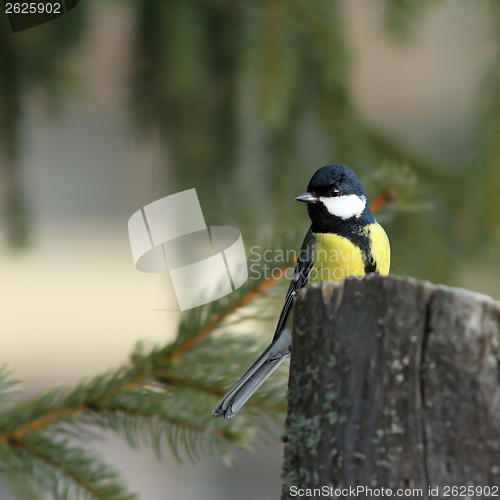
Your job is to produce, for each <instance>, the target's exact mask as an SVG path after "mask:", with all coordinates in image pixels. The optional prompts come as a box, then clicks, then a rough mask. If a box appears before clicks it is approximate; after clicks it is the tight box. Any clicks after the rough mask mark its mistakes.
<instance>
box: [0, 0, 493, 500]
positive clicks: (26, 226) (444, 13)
mask: <svg viewBox="0 0 500 500" xmlns="http://www.w3.org/2000/svg"><path fill="white" fill-rule="evenodd" d="M499 26H500V5H499V4H498V2H496V1H493V0H491V1H488V0H484V1H477V2H457V1H452V0H448V1H439V0H422V1H419V2H415V1H412V0H371V1H368V0H349V1H348V0H337V1H333V0H330V1H324V0H314V1H308V2H305V1H303V0H291V1H289V2H283V1H282V0H266V1H259V0H252V1H227V0H189V1H186V0H183V1H180V0H168V1H163V2H162V1H158V0H156V1H155V0H140V1H133V0H128V1H123V2H117V1H113V0H107V1H101V2H97V1H95V0H94V1H92V0H87V1H82V2H80V4H79V5H78V7H77V8H75V9H73V10H72V11H71V12H70V13H68V14H67V15H64V16H62V17H61V18H59V19H56V20H55V21H53V22H50V23H48V24H45V25H42V26H39V27H36V28H33V29H30V30H27V31H25V32H20V33H16V34H12V32H11V31H10V27H9V24H8V19H7V16H6V15H3V14H2V15H0V183H1V184H0V202H1V205H0V209H1V227H0V236H1V242H0V280H1V282H2V284H3V286H2V287H0V288H1V289H0V303H1V304H2V305H1V306H0V308H1V309H3V311H2V333H1V334H0V335H1V336H2V337H1V338H2V344H3V346H4V348H3V359H2V362H6V363H8V364H9V366H10V368H11V369H12V370H13V372H14V375H15V376H16V377H19V378H21V379H22V380H23V381H24V383H25V389H26V391H27V393H28V394H33V393H35V392H36V391H39V390H41V389H43V388H45V387H47V386H48V385H50V384H53V383H59V382H64V383H73V382H75V381H76V380H78V379H80V378H81V377H82V376H86V375H92V374H94V373H98V372H99V371H103V370H105V369H107V368H108V367H109V366H113V365H118V364H119V363H120V362H122V361H123V360H125V359H126V357H127V355H128V354H129V353H130V352H131V351H132V348H133V345H134V343H135V342H137V341H139V340H143V339H146V341H149V342H150V343H152V342H160V343H162V344H163V343H165V341H166V340H168V339H172V338H173V336H174V335H175V332H176V329H177V325H178V322H179V317H180V316H179V314H178V313H177V312H172V311H170V312H169V311H167V310H166V309H169V308H170V309H171V308H175V307H176V304H175V297H174V296H173V294H172V289H171V286H170V284H169V282H168V278H165V276H154V275H148V276H146V275H143V274H141V273H138V272H137V271H136V270H135V269H134V267H133V262H132V259H131V256H130V250H129V246H128V236H127V229H126V228H127V225H126V222H127V220H128V217H129V216H130V215H131V214H132V213H133V212H135V211H136V210H138V209H139V208H140V207H142V206H144V205H146V204H148V203H150V202H152V201H154V200H156V199H158V198H161V197H163V196H166V195H169V194H172V193H175V192H177V191H180V190H183V189H189V188H192V187H195V188H196V189H197V193H198V196H199V198H200V201H201V205H202V208H203V210H204V214H205V219H206V221H207V223H208V224H222V225H234V226H236V227H238V228H239V229H240V230H241V232H242V234H243V239H244V242H245V245H246V248H247V250H248V249H249V248H250V246H252V245H255V244H260V245H264V246H265V245H268V244H270V243H269V242H270V241H271V237H272V239H275V240H276V239H277V240H279V241H282V240H283V241H288V242H289V241H292V240H293V245H292V244H290V246H291V247H292V248H295V247H298V245H299V244H300V240H301V238H302V237H303V234H304V233H305V231H306V229H307V227H308V219H307V215H306V211H305V210H304V207H302V206H299V204H297V203H295V202H294V197H295V196H296V195H297V194H300V193H301V192H303V191H304V189H305V187H306V185H307V183H308V180H309V178H310V177H311V175H312V173H313V172H314V171H315V170H316V169H317V168H319V167H321V166H323V165H326V164H330V163H343V164H346V165H348V166H350V167H351V168H353V169H354V170H355V171H356V173H357V174H358V175H359V176H360V178H361V180H362V181H363V182H364V184H365V187H366V188H367V191H368V195H369V197H370V199H371V200H374V199H376V198H377V197H379V196H380V195H382V196H383V197H384V200H385V204H384V205H383V207H382V208H381V209H380V210H379V211H378V213H377V219H378V220H379V221H380V222H381V223H382V224H383V225H384V227H385V228H386V231H387V233H388V235H389V238H390V241H391V247H392V255H393V257H392V267H391V272H392V273H395V274H402V275H411V276H414V277H417V278H422V279H429V280H431V281H433V282H437V283H445V284H450V285H458V286H464V287H466V288H469V289H471V290H475V291H480V292H483V293H488V294H490V295H492V296H493V297H494V298H497V299H500V285H499V283H500V264H499V260H498V257H499V255H500V30H499ZM290 234H291V235H292V236H290ZM277 307H278V305H277V306H276V311H277ZM155 309H156V310H155ZM161 309H163V311H161ZM276 314H277V313H276ZM271 329H272V326H269V328H268V329H267V331H266V335H268V337H269V336H270V330H271ZM245 368H246V367H243V369H245ZM236 371H237V370H236ZM229 382H230V381H228V383H229ZM237 418H238V417H237ZM97 446H101V448H102V453H103V454H104V455H105V456H106V457H107V458H108V459H109V461H110V462H112V463H114V464H116V466H117V468H119V469H120V470H122V472H123V476H124V477H125V478H126V480H127V483H128V484H130V487H131V489H133V490H135V491H139V492H140V493H141V495H142V496H141V498H148V499H152V500H155V499H156V498H158V499H160V498H162V499H165V498H177V496H179V495H183V496H184V497H185V498H193V499H194V498H218V499H223V498H233V496H231V495H232V491H234V488H235V487H238V488H240V491H241V494H239V495H238V498H240V499H245V498H255V497H256V496H259V497H261V498H277V496H278V492H279V473H280V470H279V467H280V460H281V447H280V444H279V443H278V444H276V446H275V447H274V448H272V449H271V450H267V449H265V448H258V451H257V453H256V454H254V455H249V454H242V453H239V454H238V458H239V463H237V464H236V465H235V466H234V468H233V469H232V470H229V471H228V470H226V469H224V467H219V465H220V464H214V463H210V464H207V463H203V464H201V465H200V466H199V467H197V468H193V467H192V466H191V465H183V466H178V465H177V464H176V463H175V462H173V461H172V460H171V459H170V458H168V457H167V458H166V459H165V460H166V461H165V462H163V463H157V462H156V461H155V459H154V457H153V456H152V455H151V454H150V452H149V451H144V452H141V453H142V458H141V463H140V464H139V458H138V456H137V455H136V452H127V451H125V450H124V447H125V445H124V444H123V443H122V442H120V441H118V440H116V438H113V437H110V438H109V441H108V443H107V444H103V445H97ZM127 453H128V455H127ZM194 477H196V480H194V479H193V478H194ZM256 483H258V484H256ZM1 488H2V484H1V483H0V491H2V489H1ZM5 488H7V486H6V485H5ZM258 488H260V489H258ZM257 489H258V494H257V493H256V491H257ZM167 490H168V491H167ZM6 491H7V490H5V493H4V495H7V494H8V493H6ZM167 495H170V496H167ZM2 498H8V497H6V496H3V495H2Z"/></svg>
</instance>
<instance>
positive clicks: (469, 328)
mask: <svg viewBox="0 0 500 500" xmlns="http://www.w3.org/2000/svg"><path fill="white" fill-rule="evenodd" d="M499 330H500V302H496V301H494V300H492V299H490V298H489V297H486V296H484V295H479V294H475V293H470V292H467V291H465V290H462V289H456V288H449V287H445V286H436V285H433V284H431V283H428V282H420V281H417V280H414V279H407V278H400V277H394V276H390V277H378V276H369V277H366V278H363V279H349V280H347V281H346V282H345V283H344V284H343V285H342V284H338V283H332V282H324V283H321V284H319V285H313V286H311V287H309V288H308V289H307V290H302V291H301V292H300V293H299V294H298V296H297V298H296V305H295V311H294V328H293V352H292V359H291V365H290V380H289V392H288V416H287V422H286V430H285V434H284V441H285V443H286V445H285V461H284V474H283V477H284V484H283V494H282V498H283V499H290V498H298V496H299V495H298V489H299V488H300V489H303V490H307V489H310V490H314V489H315V488H316V490H317V491H316V492H314V491H310V492H307V491H303V492H302V493H303V495H302V498H309V497H312V498H317V497H319V495H318V488H322V487H327V488H329V487H333V488H334V489H337V490H338V489H341V488H349V487H352V488H357V487H358V486H359V487H364V488H372V492H370V491H368V490H366V489H365V492H364V493H363V492H362V491H361V490H358V493H359V494H357V496H356V497H355V498H377V497H379V496H382V495H381V494H380V491H379V492H377V491H376V489H377V488H379V489H380V488H381V487H384V488H392V489H393V490H392V491H393V496H396V489H397V488H403V489H407V488H422V492H423V495H422V496H420V498H436V497H438V498H458V497H461V498H465V497H467V496H468V495H467V494H465V495H464V494H462V495H460V494H452V490H450V491H449V495H447V496H446V488H445V487H452V486H457V487H467V486H469V485H472V486H474V487H483V488H484V487H485V486H490V487H491V488H493V491H492V492H491V493H489V494H487V491H486V490H484V491H482V492H481V494H475V495H474V497H475V498H491V497H492V496H497V497H498V496H500V491H499V490H498V489H497V490H496V495H493V493H494V491H495V488H498V486H499V485H500V383H499V380H500V365H499V356H500V352H499V344H500V333H499ZM292 487H294V488H292ZM436 487H437V488H438V490H437V493H438V495H437V496H436V495H435V494H436ZM429 488H433V490H432V493H431V494H429ZM322 491H325V490H322ZM331 491H332V490H330V492H331ZM462 491H464V490H463V489H462ZM454 492H455V493H457V490H454ZM469 492H470V491H469ZM477 492H479V490H476V493H477ZM308 493H309V495H308ZM344 493H349V492H348V491H347V492H346V491H344ZM351 493H352V490H351ZM377 493H379V494H377ZM384 496H387V495H384ZM341 497H345V498H350V497H352V498H354V496H352V495H350V494H347V495H341ZM414 497H415V498H416V497H417V496H416V495H414Z"/></svg>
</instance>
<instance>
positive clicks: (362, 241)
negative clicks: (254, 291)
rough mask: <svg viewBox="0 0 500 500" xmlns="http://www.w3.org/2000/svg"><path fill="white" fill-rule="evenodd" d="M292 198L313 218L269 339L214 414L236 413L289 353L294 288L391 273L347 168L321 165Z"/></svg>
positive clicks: (385, 249) (382, 239) (377, 229)
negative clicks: (274, 329)
mask: <svg viewBox="0 0 500 500" xmlns="http://www.w3.org/2000/svg"><path fill="white" fill-rule="evenodd" d="M295 199H296V200H298V201H302V202H304V203H306V204H307V211H308V213H309V217H310V219H311V222H312V224H311V227H310V228H309V231H308V232H307V234H306V237H305V239H304V242H303V244H302V247H301V249H300V252H299V255H298V258H297V264H296V266H295V271H294V274H293V278H292V281H291V283H290V286H289V288H288V292H287V294H286V298H285V304H284V306H283V309H282V311H281V314H280V317H279V320H278V324H277V326H276V331H275V334H274V337H273V341H272V342H271V344H270V345H269V347H268V348H267V349H266V350H265V351H264V352H263V353H262V355H261V356H260V357H259V358H258V359H257V361H256V362H255V363H254V364H253V365H252V366H251V367H250V369H249V370H248V371H247V372H246V373H245V375H243V377H241V379H240V380H239V381H238V382H237V383H236V385H235V386H234V387H233V388H232V389H231V390H230V391H229V392H228V393H227V394H226V395H225V396H224V397H223V398H222V399H221V400H220V401H219V403H218V404H217V406H216V407H215V408H214V411H213V416H214V417H222V416H224V417H225V418H226V419H230V418H232V417H234V415H235V414H236V413H237V412H238V410H240V409H241V407H242V406H243V405H244V404H245V403H246V401H247V400H248V399H249V398H250V396H251V395H252V394H253V393H254V392H255V391H256V390H257V389H258V388H259V387H260V385H261V384H262V383H263V382H264V381H265V380H266V379H267V377H269V375H271V373H272V372H273V371H274V370H275V369H276V368H277V367H278V366H279V365H280V364H281V362H282V361H283V360H284V359H285V358H286V357H288V356H289V355H290V352H291V348H292V336H291V333H290V327H289V325H288V324H287V323H288V318H289V315H290V311H291V309H292V306H293V301H294V296H295V293H296V291H297V290H299V289H300V288H302V287H303V286H305V285H306V284H309V283H314V282H317V281H323V280H335V281H341V280H342V279H344V278H346V277H347V276H363V275H365V274H368V273H378V274H381V275H387V274H388V273H389V265H390V248H389V240H388V238H387V235H386V234H385V231H384V229H383V228H382V226H380V225H379V224H378V223H377V222H376V221H375V219H374V218H373V215H372V213H371V211H370V207H369V205H368V202H367V199H366V192H365V190H364V188H363V185H362V184H361V182H360V181H359V179H358V178H357V177H356V174H355V173H354V172H353V171H352V170H351V169H350V168H348V167H346V166H344V165H327V166H326V167H323V168H320V169H319V170H317V171H316V172H315V174H314V175H313V176H312V178H311V181H310V182H309V185H308V186H307V192H306V193H304V194H301V195H299V196H297V197H296V198H295Z"/></svg>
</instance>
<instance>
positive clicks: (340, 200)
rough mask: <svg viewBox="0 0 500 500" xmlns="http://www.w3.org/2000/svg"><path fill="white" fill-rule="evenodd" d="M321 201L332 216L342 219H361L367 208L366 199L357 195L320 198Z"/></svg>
mask: <svg viewBox="0 0 500 500" xmlns="http://www.w3.org/2000/svg"><path fill="white" fill-rule="evenodd" d="M319 201H321V203H323V205H324V206H325V207H326V209H327V210H328V211H329V212H330V213H331V214H332V215H335V216H336V217H340V218H341V219H350V218H351V217H356V218H359V217H361V214H362V213H363V211H364V209H365V207H366V198H365V197H364V196H358V195H357V194H346V195H343V196H335V197H331V198H327V197H325V196H320V197H319Z"/></svg>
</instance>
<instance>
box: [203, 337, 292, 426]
mask: <svg viewBox="0 0 500 500" xmlns="http://www.w3.org/2000/svg"><path fill="white" fill-rule="evenodd" d="M280 337H281V338H278V339H276V340H275V341H273V342H272V343H271V345H270V346H269V347H268V348H267V349H266V350H265V351H264V352H263V353H262V354H261V356H260V357H259V359H257V361H256V362H255V363H254V364H253V365H252V366H251V367H250V368H249V369H248V370H247V372H246V373H245V375H243V377H241V378H240V380H239V381H238V382H237V383H236V384H235V385H234V387H233V388H232V389H231V390H230V391H229V392H228V393H227V394H226V395H225V396H224V397H223V398H222V399H221V400H220V401H219V403H217V406H216V407H215V408H214V411H213V416H214V417H222V416H224V418H226V419H230V418H232V417H234V415H236V413H237V412H238V411H239V410H240V409H241V407H242V406H243V405H244V404H245V403H246V402H247V401H248V399H249V398H250V396H251V395H252V394H253V393H254V392H255V391H256V390H257V389H258V388H259V387H260V386H261V385H262V383H263V382H264V381H265V380H266V379H267V377H269V375H271V373H273V372H274V370H276V368H278V366H279V365H280V364H281V363H282V362H283V360H284V359H285V358H287V357H288V356H289V354H290V349H289V346H287V344H288V343H289V337H290V334H289V332H288V331H283V332H282V334H281V336H280ZM284 346H286V348H285V349H283V347H284Z"/></svg>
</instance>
